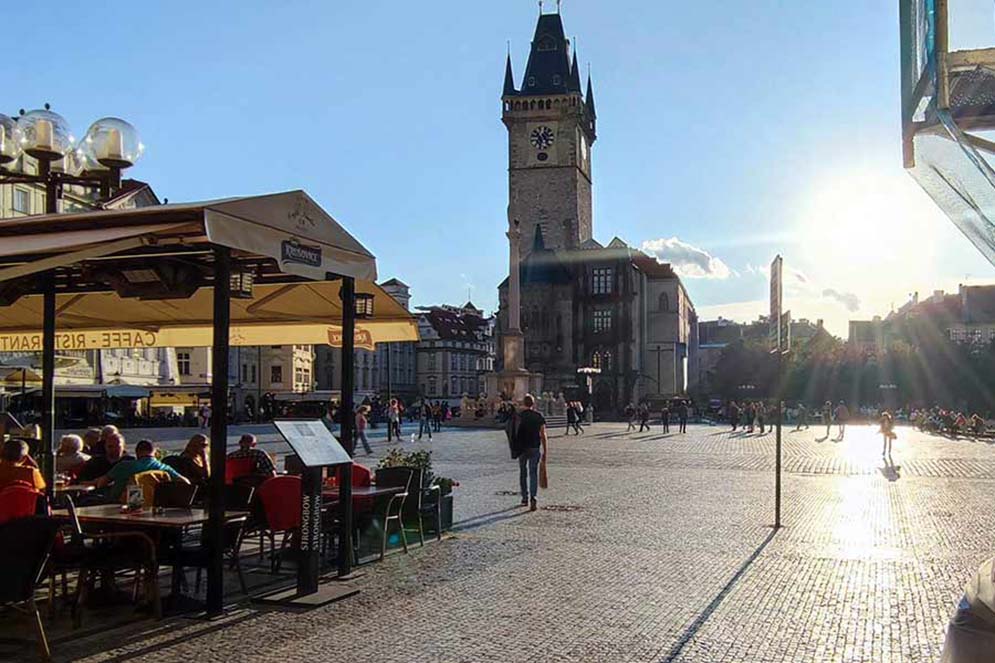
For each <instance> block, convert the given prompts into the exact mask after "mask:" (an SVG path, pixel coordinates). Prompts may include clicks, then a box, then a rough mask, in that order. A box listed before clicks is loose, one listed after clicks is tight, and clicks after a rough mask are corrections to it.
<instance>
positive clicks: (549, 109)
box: [501, 13, 596, 259]
mask: <svg viewBox="0 0 995 663" xmlns="http://www.w3.org/2000/svg"><path fill="white" fill-rule="evenodd" d="M501 103H502V120H503V122H504V125H505V126H506V127H507V128H508V211H509V217H510V219H509V222H511V223H513V222H515V221H517V222H518V223H519V224H520V228H521V234H520V236H521V257H522V258H523V259H524V258H526V257H527V256H528V255H529V254H530V253H531V252H532V250H533V249H534V248H535V247H538V246H542V247H545V248H547V249H557V250H563V249H577V248H580V247H581V246H582V245H583V244H584V243H585V242H587V241H588V240H590V239H591V237H592V228H591V226H592V219H591V216H592V210H591V146H592V145H593V144H594V141H595V139H596V134H595V112H594V92H593V90H592V86H591V78H590V76H588V80H587V94H586V95H585V94H583V93H582V91H581V87H580V72H579V71H578V68H577V54H576V52H572V50H571V48H570V40H568V39H567V38H566V36H565V35H564V31H563V22H562V21H561V20H560V15H559V13H556V14H542V15H540V16H539V22H538V24H537V25H536V31H535V36H534V37H533V39H532V48H531V51H530V52H529V60H528V64H527V65H526V67H525V76H524V78H523V79H522V83H521V87H520V88H516V86H515V78H514V75H513V74H512V70H511V55H510V54H509V55H508V60H507V63H506V65H505V73H504V93H503V95H502V97H501Z"/></svg>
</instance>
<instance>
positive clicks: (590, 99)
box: [584, 73, 598, 117]
mask: <svg viewBox="0 0 995 663" xmlns="http://www.w3.org/2000/svg"><path fill="white" fill-rule="evenodd" d="M584 97H585V98H584V103H585V104H587V111H588V112H589V113H590V114H591V117H597V116H598V114H597V113H595V112H594V87H593V86H592V85H591V74H590V73H588V74H587V94H586V95H584Z"/></svg>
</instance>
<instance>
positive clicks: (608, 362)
mask: <svg viewBox="0 0 995 663" xmlns="http://www.w3.org/2000/svg"><path fill="white" fill-rule="evenodd" d="M601 370H602V371H604V372H606V373H610V372H611V370H612V353H611V350H605V351H604V352H603V353H602V355H601Z"/></svg>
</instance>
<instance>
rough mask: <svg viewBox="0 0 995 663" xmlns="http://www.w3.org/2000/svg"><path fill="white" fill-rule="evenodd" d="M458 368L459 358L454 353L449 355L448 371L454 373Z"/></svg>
mask: <svg viewBox="0 0 995 663" xmlns="http://www.w3.org/2000/svg"><path fill="white" fill-rule="evenodd" d="M458 367H459V356H458V355H457V354H456V353H455V352H450V353H449V370H452V371H455V370H457V369H458Z"/></svg>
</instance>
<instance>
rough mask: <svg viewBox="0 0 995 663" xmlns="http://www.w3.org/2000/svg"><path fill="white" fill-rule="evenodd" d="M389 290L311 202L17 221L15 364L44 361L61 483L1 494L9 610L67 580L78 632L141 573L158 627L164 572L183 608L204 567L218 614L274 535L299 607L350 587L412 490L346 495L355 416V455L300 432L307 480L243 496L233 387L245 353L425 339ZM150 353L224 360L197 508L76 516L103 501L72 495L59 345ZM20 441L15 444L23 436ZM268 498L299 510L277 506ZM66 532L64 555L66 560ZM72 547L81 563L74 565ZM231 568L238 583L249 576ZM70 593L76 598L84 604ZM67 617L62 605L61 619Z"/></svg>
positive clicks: (348, 392) (184, 500) (155, 498)
mask: <svg viewBox="0 0 995 663" xmlns="http://www.w3.org/2000/svg"><path fill="white" fill-rule="evenodd" d="M376 277H377V270H376V260H375V258H374V257H373V255H372V254H370V253H369V251H367V250H366V249H365V248H364V247H363V246H362V245H361V244H360V243H359V242H358V241H357V240H356V239H355V238H354V237H352V236H351V235H350V234H349V233H348V232H346V230H345V229H344V228H343V227H342V226H341V225H339V224H338V223H337V222H336V221H335V220H334V219H333V218H332V217H331V216H330V215H328V214H327V213H326V212H325V211H324V210H322V209H321V208H320V207H319V206H318V205H317V204H316V203H315V202H314V201H313V200H311V198H309V197H308V196H307V194H305V193H304V192H301V191H292V192H287V193H280V194H273V195H267V196H257V197H251V198H231V199H225V200H219V201H210V202H205V203H191V204H180V205H160V206H154V207H148V208H141V209H136V210H129V211H121V210H105V211H97V212H85V213H79V214H58V215H41V216H31V217H21V218H16V219H9V220H5V221H0V349H15V348H32V349H37V350H40V352H41V354H42V370H41V373H42V375H41V378H42V380H41V393H42V399H41V400H42V407H41V410H42V420H41V439H40V440H29V442H31V446H32V451H33V452H34V454H33V455H34V456H35V459H36V460H37V464H38V465H39V466H40V470H41V474H42V475H43V477H44V483H45V492H44V494H41V495H33V493H32V489H31V488H28V487H24V486H12V487H8V488H6V489H5V490H12V491H14V492H17V493H18V494H17V495H13V493H11V494H10V495H9V496H8V497H7V498H6V499H5V498H4V497H3V496H0V513H5V514H6V522H3V523H2V524H0V559H3V560H5V563H7V564H9V566H6V567H5V568H8V569H10V570H11V573H10V574H9V575H8V580H10V583H8V586H7V587H5V588H4V592H5V593H6V595H5V596H3V597H0V598H2V600H3V601H4V602H6V603H10V602H14V603H18V604H20V606H21V607H22V608H24V609H26V610H28V612H29V613H31V612H36V611H37V608H36V606H35V603H34V590H35V589H36V586H37V582H34V580H35V579H36V576H39V574H40V577H44V578H49V577H51V579H52V582H53V583H54V579H55V576H60V583H61V589H62V591H61V594H62V595H63V596H62V599H65V598H66V596H69V601H70V603H71V604H72V605H73V606H75V609H74V610H73V612H74V615H75V616H76V617H77V618H78V615H79V607H80V606H81V605H82V606H84V607H85V606H86V604H87V602H88V601H89V596H88V594H89V590H90V589H93V588H96V587H97V586H100V587H102V588H104V589H106V590H107V591H108V592H110V595H111V599H115V598H116V597H115V596H114V592H113V588H114V586H115V583H114V582H113V578H114V577H115V576H116V575H118V574H119V572H121V571H124V572H126V574H127V575H126V578H127V582H128V583H133V584H134V586H133V588H132V589H133V596H134V597H137V596H138V595H139V594H143V592H142V591H140V590H141V589H142V587H144V598H145V599H146V601H147V603H148V604H149V605H150V606H151V609H152V611H153V612H154V613H155V614H159V612H160V610H159V608H158V607H157V606H158V605H159V604H160V602H159V599H158V579H159V570H160V567H161V566H172V569H173V574H172V578H173V580H172V582H171V587H172V592H171V594H170V597H171V598H170V600H169V601H167V606H168V607H169V608H171V609H174V610H183V609H185V608H186V606H185V605H184V601H183V600H182V599H181V597H183V596H184V593H183V590H184V589H185V588H186V584H187V583H186V580H185V576H184V574H183V573H182V572H181V569H182V568H184V567H185V566H195V567H198V568H200V569H203V570H204V571H206V596H205V598H206V600H205V601H203V602H196V603H195V604H194V606H193V607H194V609H195V610H198V611H204V612H206V614H208V615H218V614H220V613H221V612H222V610H223V608H224V606H225V604H226V601H227V598H226V597H227V596H228V592H227V591H226V589H228V588H229V581H230V579H231V578H230V576H231V573H228V572H226V569H229V566H228V565H229V564H233V563H234V561H233V560H238V559H239V550H240V546H241V543H242V541H243V538H244V536H243V535H244V534H245V533H246V532H252V533H253V534H255V533H259V534H261V535H262V540H261V543H260V548H261V547H262V546H263V544H266V543H267V537H268V553H267V552H265V551H262V550H260V551H259V552H260V554H262V555H263V557H264V558H266V555H267V554H268V555H269V558H268V559H269V561H270V563H271V564H272V565H273V570H274V571H277V570H278V568H277V567H279V566H280V565H282V563H283V561H284V560H285V559H287V558H288V557H289V558H291V559H293V560H294V561H295V562H296V566H297V570H298V578H297V584H296V587H292V588H290V591H289V593H288V594H287V596H286V597H285V598H286V599H287V600H290V601H293V600H294V599H300V598H301V597H305V596H311V595H314V594H320V592H319V591H318V590H319V587H318V585H319V577H320V573H321V572H322V569H324V568H325V567H324V566H322V565H323V564H326V563H327V562H329V560H332V561H334V566H335V568H336V570H337V572H338V574H339V575H343V576H346V575H348V574H349V573H350V572H351V567H352V564H353V562H354V561H355V559H357V558H358V554H359V552H360V551H359V550H357V549H356V547H355V546H354V542H355V541H356V540H361V539H362V532H360V531H359V528H358V525H359V524H362V523H365V522H366V520H364V519H365V518H367V516H368V515H369V514H371V513H378V514H380V516H379V517H380V518H382V519H387V518H389V516H390V514H389V513H388V511H389V510H390V509H394V510H397V509H398V508H400V507H399V506H397V501H396V500H392V499H391V498H392V497H393V495H394V494H395V493H397V494H400V493H403V492H405V491H404V487H405V486H406V484H403V483H402V484H401V486H400V490H398V486H396V485H395V483H396V481H395V482H394V483H389V482H387V480H386V479H385V480H384V481H380V482H378V486H377V487H375V488H374V487H370V486H369V485H368V483H369V482H368V481H367V480H366V479H362V478H361V479H359V484H358V485H357V487H356V489H355V491H353V481H352V480H347V479H348V478H349V477H350V476H351V472H352V470H351V469H350V468H351V467H352V464H351V460H350V458H349V454H351V451H352V437H353V436H352V426H353V422H352V421H351V418H349V417H345V418H344V421H343V424H342V426H341V430H340V437H339V439H341V440H342V441H343V442H342V445H341V446H340V445H339V444H338V442H336V440H335V439H334V438H333V437H332V435H331V434H330V432H329V431H327V429H325V428H324V426H321V425H320V424H319V426H320V428H314V429H311V430H310V432H307V431H305V432H304V433H301V430H302V429H301V426H303V425H304V424H299V425H297V426H295V427H291V429H288V430H290V431H291V432H288V433H287V434H288V435H289V436H290V437H293V436H294V435H296V436H297V437H298V438H299V445H300V446H294V442H293V441H292V440H291V439H289V437H288V441H289V442H290V443H291V446H294V448H295V450H296V451H297V452H298V456H299V459H300V462H299V463H297V464H296V465H294V466H292V467H291V468H290V469H291V472H293V473H294V474H289V475H287V476H276V477H268V476H266V477H263V478H264V479H265V481H262V482H257V483H258V485H251V486H246V485H241V484H244V483H245V481H244V480H242V481H241V484H240V481H239V480H240V479H242V477H241V476H240V475H242V474H247V475H253V474H254V472H252V471H248V472H245V471H243V470H245V469H246V468H244V467H242V468H241V469H239V468H238V467H232V466H231V465H232V463H231V462H230V461H227V460H226V458H227V453H226V451H227V450H226V441H227V438H228V435H227V427H228V423H227V420H228V416H227V408H228V385H227V383H226V379H225V378H224V376H227V375H228V365H227V363H228V356H229V353H228V349H229V347H230V346H231V345H248V346H257V345H271V344H322V343H325V344H333V345H337V346H340V347H341V348H342V353H343V357H349V356H351V355H352V354H353V353H354V350H355V347H356V345H357V344H360V345H362V346H363V347H371V348H372V347H373V346H374V345H375V344H376V343H379V342H391V341H413V340H417V338H418V336H417V323H416V322H415V320H414V318H413V317H412V316H411V315H410V314H409V313H408V312H407V311H406V310H405V309H404V308H403V307H401V306H400V305H399V304H397V302H396V301H394V300H393V299H392V298H391V297H389V296H388V295H386V293H384V292H383V291H382V290H381V289H380V288H379V287H378V286H377V285H376V284H375V279H376ZM217 284H224V285H223V287H216V286H217ZM60 344H61V346H60ZM136 345H138V346H144V347H176V346H207V347H211V348H212V350H213V352H212V374H213V375H214V376H222V377H221V379H216V380H215V381H214V382H213V384H212V385H211V409H212V412H213V415H214V416H213V417H212V418H211V427H210V443H209V444H210V448H209V451H210V453H209V457H210V466H209V476H210V478H209V480H208V481H207V482H206V485H205V486H203V489H202V490H199V491H197V494H196V495H190V494H188V493H187V492H184V491H183V490H177V489H165V488H161V487H160V489H155V488H154V487H153V488H148V487H147V486H146V487H145V490H144V492H143V491H137V490H136V491H132V493H133V494H132V496H131V502H132V504H133V506H136V507H137V506H138V504H139V503H141V504H142V507H143V508H141V509H137V508H136V509H135V510H133V511H132V512H130V513H123V512H122V509H121V505H120V504H116V503H115V504H109V505H103V506H98V505H94V506H80V507H79V508H78V509H77V508H74V505H73V503H72V496H73V495H76V496H77V497H80V496H83V497H80V499H81V501H82V502H86V500H87V498H86V497H85V495H86V493H87V492H88V488H87V487H84V486H79V485H74V484H72V483H67V482H65V481H57V476H56V471H55V469H56V467H55V458H54V443H55V420H54V413H55V407H54V405H55V402H54V401H55V385H54V368H55V363H56V361H55V357H56V355H55V353H56V351H57V350H58V349H60V347H61V348H65V349H84V350H90V349H102V348H113V347H129V346H136ZM341 371H342V376H341V383H342V403H341V406H342V408H343V410H344V411H347V412H348V411H352V409H353V403H352V393H353V388H352V385H353V362H352V361H350V360H348V359H345V360H344V361H343V362H342V366H341ZM5 428H6V427H5ZM292 430H297V431H298V432H297V433H296V434H293V433H292ZM10 433H11V434H10V435H9V436H8V435H6V434H5V437H16V436H17V435H18V431H17V430H12V431H10ZM302 440H303V441H302ZM343 447H345V448H344V449H343ZM236 465H238V464H237V463H236ZM329 466H331V468H332V469H327V470H326V469H325V468H327V467H329ZM19 469H20V468H19ZM25 469H27V468H25ZM250 469H251V468H250ZM357 472H358V470H357ZM360 474H362V473H361V472H360ZM336 476H338V481H337V483H336V484H335V485H334V486H330V485H329V483H330V482H333V481H335V479H334V477H336ZM367 479H368V477H367ZM408 479H409V480H410V477H408ZM161 485H165V486H169V485H170V483H164V484H161ZM160 491H161V492H162V494H161V495H160ZM139 493H140V495H139ZM267 495H269V498H267ZM267 500H268V501H269V503H270V506H272V505H273V504H279V505H281V506H280V508H282V509H283V511H282V512H279V513H278V512H276V511H271V510H270V509H268V508H267ZM392 502H393V506H392ZM354 503H355V506H356V507H357V512H356V513H354V511H353V506H354ZM153 507H155V510H153ZM159 507H167V508H166V509H165V511H161V509H160V508H159ZM274 508H276V507H274ZM175 509H178V511H177V510H175ZM36 513H37V514H41V515H39V516H33V515H32V514H36ZM362 514H367V516H364V515H362ZM0 520H3V518H0ZM302 522H303V523H305V524H306V525H307V526H305V527H302V526H301V523H302ZM367 524H368V523H367ZM122 529H124V530H126V531H127V534H126V535H124V534H122V533H121V531H120V530H122ZM57 535H58V536H59V537H60V538H59V539H58V540H59V541H60V543H59V545H58V546H55V547H53V546H54V544H55V541H56V537H57ZM357 535H358V536H359V539H356V537H357ZM281 539H282V544H280V545H278V542H280V541H281ZM384 540H386V539H384ZM67 542H68V543H67ZM62 546H69V548H70V549H71V550H73V551H75V553H76V554H75V555H68V556H63V557H62V558H59V557H58V554H59V551H60V550H61V547H62ZM52 551H55V552H52ZM63 552H64V551H63ZM49 553H52V556H51V557H50V554H49ZM136 560H137V562H136ZM229 570H234V571H236V572H237V571H239V568H238V565H237V564H236V565H235V567H234V569H229ZM56 571H57V572H56ZM63 571H65V572H66V573H65V574H64V575H63ZM17 574H21V575H20V576H18V575H17ZM199 575H200V574H198V576H199ZM236 575H238V576H240V575H241V574H240V573H236ZM15 578H21V579H22V580H24V582H21V583H19V584H18V583H16V582H14V580H15ZM70 579H75V581H76V587H77V589H76V591H75V593H74V592H70V591H69V590H68V583H69V580H70ZM14 584H16V585H17V586H16V587H14V586H13V585H14ZM198 585H199V583H198ZM50 588H51V589H52V590H53V591H54V590H55V589H57V588H56V587H55V585H54V584H52V585H50ZM242 589H243V591H245V588H244V587H243V588H242ZM104 598H106V597H104ZM62 599H60V600H62ZM112 602H113V600H112ZM56 603H57V601H56V600H55V599H54V597H52V596H51V595H50V605H49V606H48V607H49V609H55V608H56V607H57V605H56ZM76 621H77V623H78V619H77V620H76ZM36 622H37V625H38V631H39V633H38V636H39V638H40V639H41V638H42V630H41V622H40V620H36ZM42 641H43V640H42Z"/></svg>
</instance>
